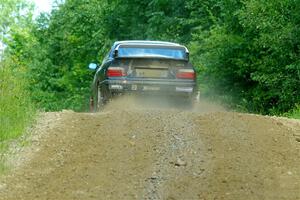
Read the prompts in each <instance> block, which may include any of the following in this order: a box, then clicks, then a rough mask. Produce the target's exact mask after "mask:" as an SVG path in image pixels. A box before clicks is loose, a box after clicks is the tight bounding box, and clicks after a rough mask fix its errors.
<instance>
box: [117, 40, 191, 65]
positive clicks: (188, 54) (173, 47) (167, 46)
mask: <svg viewBox="0 0 300 200" xmlns="http://www.w3.org/2000/svg"><path fill="white" fill-rule="evenodd" d="M120 46H124V47H143V46H144V47H149V46H151V47H164V48H170V49H178V47H180V48H182V49H184V50H185V53H186V59H180V58H172V57H163V56H162V57H159V56H157V57H156V56H153V57H150V56H149V57H148V58H160V59H172V60H186V61H189V56H190V52H189V50H188V49H187V48H186V47H185V46H180V45H178V46H170V45H155V44H150V45H149V44H147V45H124V44H123V45H122V44H119V45H118V46H116V48H115V50H114V53H113V57H114V58H145V57H142V56H130V57H118V51H119V47H120Z"/></svg>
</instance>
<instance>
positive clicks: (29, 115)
mask: <svg viewBox="0 0 300 200" xmlns="http://www.w3.org/2000/svg"><path fill="white" fill-rule="evenodd" d="M12 66H13V67H12ZM26 88H27V83H26V80H25V78H24V70H22V68H21V67H16V64H15V63H14V62H13V61H5V62H2V63H1V65H0V173H1V171H4V170H5V168H6V167H5V156H4V154H5V152H6V151H7V149H8V146H9V145H8V141H10V140H14V139H16V138H18V137H19V136H21V135H22V134H23V133H24V132H25V129H26V127H28V125H29V124H30V123H31V122H32V121H33V119H34V117H35V113H36V112H35V109H34V106H33V104H32V103H31V100H30V94H29V93H28V91H27V90H26Z"/></svg>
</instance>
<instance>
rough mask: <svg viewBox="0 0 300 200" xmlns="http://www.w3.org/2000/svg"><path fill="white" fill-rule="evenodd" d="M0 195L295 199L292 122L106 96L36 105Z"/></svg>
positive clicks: (57, 199)
mask: <svg viewBox="0 0 300 200" xmlns="http://www.w3.org/2000/svg"><path fill="white" fill-rule="evenodd" d="M30 140H31V144H30V145H28V146H27V147H25V149H24V150H22V151H21V152H19V153H18V155H17V156H15V157H14V158H13V159H12V160H11V161H10V162H11V166H12V167H13V169H12V170H10V171H8V172H7V173H6V174H4V175H2V176H1V177H0V199H1V200H37V199H39V200H40V199H41V200H52V199H53V200H71V199H72V200H99V199H120V200H122V199H124V200H125V199H130V200H131V199H148V200H154V199H166V200H184V199H200V200H223V199H226V200H227V199H228V200H229V199H230V200H264V199H267V200H277V199H278V200H299V199H300V123H299V122H298V121H296V120H294V121H293V120H287V119H280V118H272V117H264V116H257V115H249V114H240V113H233V112H225V111H223V110H222V109H220V108H216V107H215V106H212V105H210V104H207V103H206V104H205V103H204V104H202V105H201V106H200V107H198V108H197V109H195V110H194V111H190V110H181V109H172V108H159V107H158V108H152V107H148V106H140V107H139V106H137V104H136V103H132V104H128V102H126V101H124V100H123V101H122V100H121V101H119V102H112V103H111V104H110V105H108V106H107V108H106V109H105V110H104V111H102V112H100V113H96V114H91V113H74V112H71V111H64V112H58V113H44V114H42V115H41V119H40V120H39V122H38V123H37V125H36V128H35V129H34V131H33V134H32V136H31V139H30Z"/></svg>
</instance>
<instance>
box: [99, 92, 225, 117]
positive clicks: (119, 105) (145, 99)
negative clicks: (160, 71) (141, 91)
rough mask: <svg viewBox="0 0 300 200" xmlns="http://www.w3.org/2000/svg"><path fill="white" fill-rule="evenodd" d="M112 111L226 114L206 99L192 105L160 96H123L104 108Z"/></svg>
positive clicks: (178, 99) (219, 106) (173, 98)
mask: <svg viewBox="0 0 300 200" xmlns="http://www.w3.org/2000/svg"><path fill="white" fill-rule="evenodd" d="M104 110H105V111H111V110H159V111H164V110H165V111H168V110H173V111H187V112H196V113H203V114H206V113H213V112H224V111H226V109H225V108H224V107H222V106H221V105H218V104H216V103H213V102H210V101H209V100H206V99H204V98H201V99H200V101H198V102H196V101H195V102H194V103H193V105H191V104H190V103H189V102H188V100H187V99H184V98H179V97H168V96H158V95H149V94H148V95H138V96H137V95H123V96H119V97H116V98H114V99H113V100H111V101H110V102H109V103H108V104H107V105H105V108H104Z"/></svg>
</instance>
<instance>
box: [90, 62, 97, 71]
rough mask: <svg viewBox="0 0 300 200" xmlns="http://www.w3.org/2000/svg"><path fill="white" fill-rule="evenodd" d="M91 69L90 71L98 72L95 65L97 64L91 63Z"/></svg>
mask: <svg viewBox="0 0 300 200" xmlns="http://www.w3.org/2000/svg"><path fill="white" fill-rule="evenodd" d="M89 69H90V70H96V69H97V64H95V63H90V64H89Z"/></svg>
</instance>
